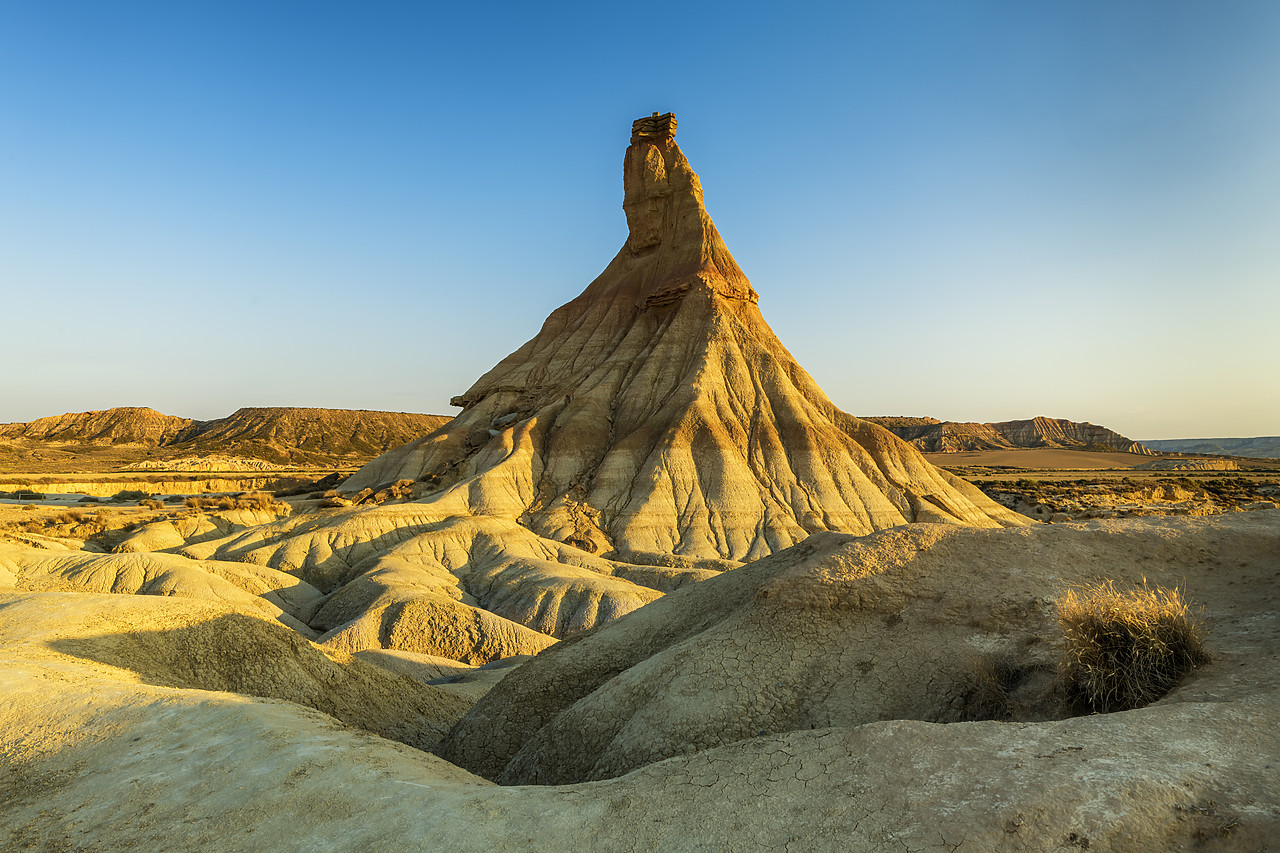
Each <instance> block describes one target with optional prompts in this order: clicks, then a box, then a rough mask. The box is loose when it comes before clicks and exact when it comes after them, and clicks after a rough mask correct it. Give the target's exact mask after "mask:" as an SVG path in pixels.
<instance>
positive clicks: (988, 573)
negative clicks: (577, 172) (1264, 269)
mask: <svg viewBox="0 0 1280 853" xmlns="http://www.w3.org/2000/svg"><path fill="white" fill-rule="evenodd" d="M675 135H676V122H675V119H674V116H671V115H670V114H667V115H663V116H659V115H657V114H654V115H653V116H651V117H646V118H642V119H639V120H637V121H636V122H635V124H634V125H633V128H632V137H631V142H630V145H629V146H628V148H627V150H626V154H625V156H624V162H623V178H624V181H623V183H624V200H623V209H624V213H625V215H626V219H627V225H628V237H627V240H626V243H625V244H624V246H623V247H622V249H621V250H620V251H619V253H618V255H617V256H616V257H615V258H614V260H613V261H612V262H611V263H610V264H609V266H608V267H607V268H606V269H605V270H604V272H602V273H601V274H600V276H599V277H598V278H597V279H596V280H595V281H593V282H591V283H590V284H589V285H588V286H587V287H586V289H585V290H584V291H583V292H582V293H581V294H580V295H579V296H578V297H577V298H575V299H573V300H572V301H570V302H568V303H566V304H565V305H563V306H561V307H560V308H557V309H555V310H554V311H552V312H551V314H550V316H549V317H548V318H547V320H546V322H545V323H544V325H543V327H542V329H541V331H540V332H539V333H538V334H537V336H535V337H534V338H533V339H531V340H530V341H528V342H527V343H525V344H524V345H522V346H520V347H519V348H518V349H516V350H515V351H514V352H512V353H511V355H509V356H507V357H506V358H505V359H503V360H502V361H501V362H499V363H498V364H497V365H495V366H494V367H493V369H492V370H490V371H489V372H488V373H486V374H485V375H484V376H482V377H480V378H479V379H478V380H477V381H476V382H475V384H474V385H473V386H472V387H471V388H470V389H468V390H466V391H465V392H464V393H462V394H460V395H459V396H457V397H455V398H454V400H453V402H454V405H455V406H457V407H459V408H460V409H461V411H460V413H459V414H458V415H457V416H456V417H451V418H448V417H438V418H435V419H430V420H427V419H428V418H430V417H431V416H422V415H415V416H410V415H404V416H396V415H395V414H394V413H369V412H365V413H351V412H345V413H336V414H324V413H318V412H317V411H315V410H279V411H267V410H252V411H249V410H242V412H237V413H236V414H235V415H233V416H232V417H230V418H228V419H224V421H225V422H213V423H199V422H190V421H186V420H185V419H181V418H177V419H171V418H170V416H164V415H160V414H159V413H155V412H150V410H128V411H127V412H125V414H124V415H120V414H118V413H117V415H114V416H103V417H101V418H98V419H97V420H95V419H94V418H93V417H89V418H75V417H72V416H65V417H66V420H64V421H62V422H59V423H56V424H45V425H43V426H41V427H40V428H39V429H37V430H33V429H32V428H30V425H15V429H13V430H11V435H9V436H8V437H7V438H5V439H4V440H5V441H6V442H7V443H6V444H5V445H4V447H3V448H0V451H2V452H3V454H7V455H0V460H3V461H4V463H5V470H4V471H3V472H0V491H3V492H5V493H7V494H8V495H9V498H8V501H9V502H8V503H5V504H3V505H0V525H3V529H0V650H2V651H0V654H2V657H3V660H4V666H3V669H0V682H2V683H3V689H2V695H3V697H4V702H3V703H2V704H0V814H2V815H3V821H2V822H0V847H4V848H5V849H14V850H175V851H182V850H193V851H194V850H246V851H247V850H299V851H301V850H335V851H337V850H376V849H392V848H394V849H404V850H459V851H463V850H485V851H493V850H579V849H590V850H717V851H718V850H731V851H737V850H792V851H809V850H832V851H882V850H883V851H901V850H912V851H956V850H1010V851H1013V850H1059V849H1061V850H1073V849H1080V850H1114V851H1165V850H1188V851H1190V850H1240V851H1261V850H1268V849H1276V844H1277V839H1278V838H1280V726H1278V724H1280V704H1278V700H1280V695H1278V693H1277V691H1278V690H1280V670H1277V667H1276V666H1275V661H1276V659H1277V656H1278V655H1280V602H1278V601H1277V592H1278V590H1280V509H1277V507H1276V499H1277V497H1280V494H1278V487H1277V478H1278V477H1280V463H1277V462H1275V461H1269V460H1265V459H1263V460H1232V461H1223V460H1221V459H1220V458H1217V459H1215V458H1208V457H1183V456H1179V455H1176V454H1174V455H1161V454H1157V453H1154V452H1152V451H1150V450H1149V449H1146V448H1143V447H1142V446H1141V445H1140V444H1138V443H1136V442H1132V441H1130V440H1129V439H1127V438H1125V437H1123V436H1118V435H1116V434H1115V433H1111V432H1110V431H1109V430H1105V429H1104V428H1099V427H1094V426H1093V425H1089V424H1083V425H1081V424H1070V423H1069V422H1062V421H1053V420H1052V419H1046V418H1035V419H1033V420H1029V421H1019V422H1005V423H1001V424H958V425H952V424H941V425H939V424H938V423H937V422H936V421H933V419H927V418H860V417H854V416H852V415H849V414H847V413H845V412H844V411H842V410H840V409H839V408H837V407H836V406H835V405H834V404H833V403H832V402H831V401H830V400H829V399H828V398H827V396H826V395H825V394H824V393H823V392H822V390H821V389H820V388H819V387H818V385H817V384H816V383H815V382H814V381H813V379H812V378H811V377H810V376H809V375H808V374H807V373H806V372H805V371H804V369H803V368H802V367H801V366H800V365H799V364H797V363H796V361H795V359H794V358H793V357H792V356H791V354H790V353H789V352H788V351H787V350H786V348H785V347H784V346H783V344H782V343H781V342H780V341H779V340H778V339H777V337H776V336H775V335H774V334H773V332H772V330H771V329H770V328H769V326H768V325H767V324H766V323H765V321H764V319H763V317H762V316H761V313H760V310H759V308H758V295H757V294H756V292H755V290H754V288H753V286H752V285H751V282H750V281H749V280H748V279H747V277H746V276H745V274H744V273H743V272H742V270H741V269H740V268H739V267H738V265H737V263H736V261H735V260H734V259H733V257H732V255H731V254H730V252H729V250H728V248H727V247H726V246H725V244H724V242H723V240H722V239H721V238H720V235H719V233H718V232H717V230H716V228H715V225H714V224H713V223H712V221H711V219H710V217H709V215H708V214H707V210H706V207H705V205H704V202H703V196H702V189H701V184H700V182H699V179H698V177H697V175H696V174H695V173H694V172H693V170H692V168H691V167H690V165H689V162H688V160H687V159H686V158H685V156H684V154H683V152H681V150H680V148H679V146H678V145H677V144H676V142H675ZM91 414H94V415H95V416H96V415H101V414H102V413H91ZM55 420H56V419H55ZM908 421H909V422H910V423H908ZM125 422H127V423H126V425H125V426H121V425H120V424H121V423H125ZM299 425H302V426H299ZM17 426H21V427H23V429H17V428H16V427H17ZM401 429H403V430H407V432H401V431H399V430H401ZM41 430H44V432H42V433H41ZM59 430H60V431H61V432H59ZM77 430H78V431H79V432H76V431H77ZM112 430H125V431H126V432H128V430H132V432H128V434H127V435H126V434H124V433H119V432H116V433H113V432H112ZM37 433H40V435H37ZM41 436H43V438H41ZM50 436H54V438H52V439H51V438H50ZM59 436H60V437H59ZM337 436H345V437H346V438H348V439H350V438H351V437H352V436H360V437H361V439H360V441H358V442H348V443H347V444H342V443H341V442H340V441H339V440H338V438H337ZM0 437H3V434H0ZM55 439H56V440H55ZM41 441H43V442H45V443H43V444H41V443H40V442H41ZM1037 443H1038V444H1037ZM1028 445H1030V446H1028ZM939 446H943V447H945V448H946V450H941V451H940V450H937V449H936V448H937V447H939ZM131 448H132V449H131ZM164 448H170V450H168V451H165V450H164ZM82 460H89V461H88V462H84V463H83V464H79V463H81V462H82ZM57 495H66V496H67V497H66V498H65V499H63V500H61V501H59V500H57V499H56V496H57ZM1105 582H1110V583H1111V584H1113V585H1114V586H1115V587H1116V588H1119V589H1121V590H1144V589H1145V590H1151V589H1156V590H1175V591H1177V593H1178V595H1179V596H1180V598H1181V599H1183V600H1185V602H1186V603H1187V605H1188V607H1187V611H1186V618H1187V619H1190V620H1191V622H1192V623H1193V624H1194V626H1195V630H1196V632H1197V634H1196V636H1197V642H1198V643H1201V644H1202V647H1201V646H1197V648H1196V654H1195V655H1194V656H1193V657H1194V660H1193V663H1192V665H1189V666H1187V667H1185V668H1182V669H1179V671H1178V672H1177V673H1176V677H1175V678H1173V679H1171V680H1170V681H1169V682H1168V683H1162V684H1161V685H1160V690H1159V691H1158V695H1154V696H1145V697H1144V698H1143V699H1142V700H1141V701H1131V702H1126V701H1103V700H1101V699H1099V698H1098V697H1097V696H1095V695H1093V694H1090V693H1088V691H1087V690H1084V689H1083V688H1081V687H1080V685H1079V683H1078V682H1077V681H1076V680H1073V679H1074V678H1075V676H1073V675H1072V670H1071V668H1070V666H1069V665H1068V663H1069V661H1070V660H1071V654H1070V653H1071V650H1072V648H1073V647H1072V645H1071V643H1072V640H1071V637H1070V635H1069V634H1068V633H1067V632H1066V631H1065V628H1066V627H1069V624H1068V623H1067V622H1066V621H1065V620H1064V617H1063V612H1064V611H1063V609H1062V602H1063V601H1064V597H1065V596H1067V594H1068V591H1069V590H1072V589H1080V588H1082V586H1083V587H1086V588H1087V587H1088V586H1089V585H1090V584H1093V585H1096V584H1099V583H1105ZM1161 642H1165V640H1161ZM1169 642H1172V641H1171V640H1170V641H1169ZM1166 645H1168V643H1166ZM1104 698H1105V697H1104Z"/></svg>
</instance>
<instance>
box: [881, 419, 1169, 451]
mask: <svg viewBox="0 0 1280 853" xmlns="http://www.w3.org/2000/svg"><path fill="white" fill-rule="evenodd" d="M866 420H869V421H871V422H873V423H877V424H880V426H882V427H884V428H885V429H887V430H889V431H890V432H892V433H893V434H894V435H896V436H898V437H899V438H902V439H905V440H907V441H909V442H911V444H913V445H914V446H916V447H918V448H919V449H921V450H924V451H928V452H931V453H958V452H961V451H966V450H1004V449H1009V448H1018V447H1066V448H1078V449H1081V450H1085V449H1087V450H1117V451H1121V452H1124V453H1137V454H1139V455H1142V456H1153V455H1155V454H1154V453H1153V451H1152V450H1151V449H1150V448H1147V447H1144V446H1143V445H1142V444H1140V443H1138V442H1136V441H1134V440H1133V439H1130V438H1125V437H1124V436H1123V435H1120V433H1118V432H1115V431H1113V430H1109V429H1107V428H1106V427H1102V426H1097V425H1096V424H1091V423H1078V422H1076V421H1068V420H1063V419H1061V418H1031V419H1030V420H1025V421H1001V422H999V423H985V424H980V423H955V422H952V421H939V420H938V419H937V418H907V417H888V418H883V417H875V418H866Z"/></svg>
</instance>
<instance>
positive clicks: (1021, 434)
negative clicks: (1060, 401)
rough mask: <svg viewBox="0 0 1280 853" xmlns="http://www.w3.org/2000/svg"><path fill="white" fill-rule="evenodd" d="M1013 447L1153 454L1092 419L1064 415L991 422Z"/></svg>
mask: <svg viewBox="0 0 1280 853" xmlns="http://www.w3.org/2000/svg"><path fill="white" fill-rule="evenodd" d="M991 426H992V427H993V428H994V429H995V430H996V432H998V433H1000V434H1001V435H1003V436H1004V437H1005V438H1007V439H1008V440H1009V442H1010V444H1012V445H1013V446H1014V447H1107V448H1110V449H1112V450H1123V451H1124V452H1126V453H1139V454H1143V455H1146V456H1151V455H1154V454H1153V453H1152V451H1150V450H1148V449H1147V448H1145V447H1143V446H1142V445H1141V444H1139V443H1138V442H1136V441H1133V440H1132V439H1128V438H1125V437H1124V436H1123V435H1120V434H1119V433H1118V432H1114V431H1112V430H1109V429H1107V428H1106V427H1102V426H1097V425H1096V424H1091V423H1087V422H1086V423H1077V422H1075V421H1068V420H1063V419H1062V418H1032V419H1031V420H1027V421H1003V422H1001V423H995V424H991Z"/></svg>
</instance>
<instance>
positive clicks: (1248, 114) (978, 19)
mask: <svg viewBox="0 0 1280 853" xmlns="http://www.w3.org/2000/svg"><path fill="white" fill-rule="evenodd" d="M1278 46H1280V3H1275V2H1271V1H1270V0H1259V2H1250V0H1231V2H1226V3H1214V2H1209V0H1200V2H1179V0H1150V2H1136V0H1129V1H1128V2H1127V1H1126V0H1097V2H1090V1H1089V0H1070V2H1068V1H1067V0H1057V2H1033V3H1029V2H1021V0H1005V2H981V0H971V1H970V2H966V0H934V2H911V0H906V1H905V2H904V0H892V1H891V0H885V1H884V2H878V3H859V2H839V3H796V4H782V3H768V4H765V3H758V4H757V3H751V2H734V3H728V2H726V3H698V2H689V3H680V4H658V5H653V4H636V3H629V4H628V3H554V2H543V3H527V2H521V3H503V2H491V3H484V4H467V3H447V4H446V3H431V2H404V3H395V2H380V3H354V2H346V3H338V2H322V0H307V2H270V0H257V2H228V0H218V2H212V1H211V2H172V1H171V0H164V2H131V0H117V2H110V3H103V2H97V0H94V2H59V0H42V2H36V0H0V296H2V297H3V298H2V300H0V317H2V318H3V323H2V324H0V341H3V344H4V349H5V352H6V355H5V357H4V361H3V364H4V366H3V368H2V369H0V422H5V421H25V420H30V419H33V418H36V417H40V416H43V415H51V414H60V413H62V412H68V411H84V410H88V409H100V408H108V407H111V406H119V405H147V406H151V407H153V408H156V409H159V410H160V411H163V412H166V413H168V414H176V415H183V416H186V417H194V418H201V419H208V418H215V417H221V416H224V415H227V414H229V413H230V412H231V411H233V410H234V409H236V408H238V407H240V406H248V405H300V406H325V407H335V408H366V409H387V410H394V411H425V412H436V413H451V412H453V411H455V410H453V409H451V408H450V407H449V406H448V400H449V397H450V396H452V395H454V394H459V393H461V392H462V391H464V390H466V388H467V387H468V386H469V385H470V384H471V382H472V381H473V380H474V379H475V378H477V377H478V376H479V375H480V374H481V373H483V372H484V371H485V370H487V369H488V368H489V367H490V366H492V365H493V364H494V363H495V362H497V361H498V360H499V359H501V358H502V357H503V356H504V355H506V354H507V353H508V352H510V351H512V350H514V349H515V348H516V347H518V346H519V345H520V344H521V343H523V342H524V341H525V340H526V339H528V338H530V337H532V336H533V335H534V334H535V333H536V332H537V330H538V328H539V326H540V325H541V323H542V320H543V318H544V317H545V316H546V315H547V314H548V313H550V311H551V310H552V309H554V308H555V307H556V306H558V305H560V304H561V303H563V302H565V301H567V300H569V299H571V298H572V297H573V296H575V295H576V294H577V293H578V292H579V291H581V290H582V289H583V288H584V287H585V286H586V285H587V284H588V283H589V282H590V281H591V279H593V278H594V277H595V276H596V275H597V274H598V273H599V272H600V271H601V270H602V269H603V268H604V267H605V265H606V264H607V263H608V262H609V260H610V259H611V258H612V257H613V255H614V254H615V253H616V252H617V250H618V249H619V247H620V246H621V245H622V242H623V240H624V238H625V236H626V224H625V220H624V218H623V215H622V210H621V201H622V181H621V177H622V175H621V165H622V154H623V151H624V150H625V147H626V145H627V141H628V136H629V132H630V125H631V120H632V119H634V118H637V117H639V116H642V115H647V114H648V113H650V112H652V111H653V110H660V111H664V112H665V111H668V110H670V111H673V112H675V114H676V116H677V117H678V119H679V121H680V132H679V136H678V138H677V141H678V142H679V143H680V144H681V147H682V148H683V150H684V152H685V154H687V155H688V157H689V159H690V161H691V162H692V164H693V166H694V168H695V169H696V170H697V171H698V173H699V174H700V175H701V177H702V183H703V188H704V190H705V193H706V200H707V207H708V210H709V211H710V213H711V216H712V218H714V219H715V221H716V223H717V225H718V226H719V228H720V231H721V233H722V234H723V236H724V238H725V240H726V242H727V243H728V245H729V248H730V249H731V250H732V251H733V252H734V254H735V256H736V257H737V259H738V261H739V263H740V264H741V266H742V268H743V269H744V271H745V272H746V273H747V275H748V276H749V277H750V278H751V280H752V282H753V283H754V285H755V287H756V290H757V291H758V292H759V293H760V308H761V310H762V311H763V313H764V316H765V318H766V319H767V320H768V321H769V322H770V324H771V325H772V326H773V328H774V330H775V331H776V332H777V333H778V335H779V337H780V338H781V339H782V341H783V342H784V343H785V344H786V345H787V346H788V348H789V349H790V350H791V351H792V353H793V354H794V355H795V356H796V358H797V359H798V360H799V361H800V363H801V364H802V365H804V366H805V367H806V368H807V369H808V370H809V371H810V373H812V374H813V375H814V377H815V378H816V379H817V380H818V382H819V384H821V385H822V387H823V388H824V389H825V390H826V391H827V392H828V394H829V395H830V396H831V398H832V400H833V401H834V402H835V403H836V404H837V405H838V406H840V407H841V408H843V409H845V410H847V411H849V412H851V413H854V414H859V415H898V414H909V415H931V416H933V417H937V418H941V419H944V420H961V421H967V420H975V421H996V420H1008V419H1013V418H1027V417H1033V416H1036V415H1047V416H1051V417H1065V418H1070V419H1072V420H1081V421H1085V420H1087V421H1091V422H1093V423H1099V424H1103V425H1105V426H1108V427H1111V428H1112V429H1115V430H1117V431H1119V432H1121V433H1124V434H1125V435H1128V436H1130V437H1132V438H1139V439H1141V438H1182V437H1199V436H1215V437H1216V436H1252V435H1275V434H1280V336H1278V332H1277V329H1278V327H1280V47H1278Z"/></svg>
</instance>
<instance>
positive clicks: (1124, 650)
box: [1058, 580, 1208, 713]
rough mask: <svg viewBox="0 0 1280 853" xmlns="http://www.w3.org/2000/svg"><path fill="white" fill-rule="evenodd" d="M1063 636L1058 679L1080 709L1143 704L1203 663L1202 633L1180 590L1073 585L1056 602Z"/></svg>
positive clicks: (1107, 584)
mask: <svg viewBox="0 0 1280 853" xmlns="http://www.w3.org/2000/svg"><path fill="white" fill-rule="evenodd" d="M1058 623H1059V624H1060V625H1061V626H1062V630H1063V633H1064V634H1065V639H1066V652H1065V656H1064V658H1063V661H1062V670H1061V677H1062V679H1063V682H1064V685H1065V687H1066V690H1067V693H1068V697H1069V700H1070V701H1071V702H1072V703H1073V704H1075V705H1077V706H1078V707H1079V708H1080V709H1081V710H1085V711H1094V712H1099V713H1105V712H1108V711H1124V710H1128V709H1130V708H1141V707H1142V706H1144V705H1148V704H1150V703H1152V702H1154V701H1155V700H1157V699H1159V698H1160V697H1161V696H1163V695H1165V694H1166V693H1168V692H1169V691H1170V690H1172V689H1173V687H1174V686H1175V685H1176V684H1177V683H1178V682H1179V681H1180V680H1181V679H1182V677H1183V676H1184V675H1186V674H1187V673H1188V672H1190V671H1191V670H1192V669H1194V668H1195V667H1196V666H1198V665H1200V664H1202V663H1204V662H1205V661H1206V660H1208V656H1207V655H1206V653H1205V650H1204V631H1203V630H1202V629H1201V627H1200V626H1199V625H1198V624H1197V623H1196V621H1195V619H1194V618H1193V617H1192V614H1191V612H1190V609H1189V608H1188V607H1187V603H1186V601H1184V600H1183V597H1182V591H1181V590H1179V589H1176V588H1175V589H1165V588H1163V587H1158V586H1148V585H1147V584H1146V581H1145V580H1144V581H1143V584H1142V586H1139V587H1134V588H1133V589H1129V590H1122V589H1116V587H1115V584H1114V583H1112V582H1111V581H1102V582H1100V583H1091V584H1084V585H1081V586H1077V587H1072V588H1070V589H1068V590H1067V592H1066V594H1065V595H1063V596H1062V598H1061V599H1060V600H1059V601H1058Z"/></svg>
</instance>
